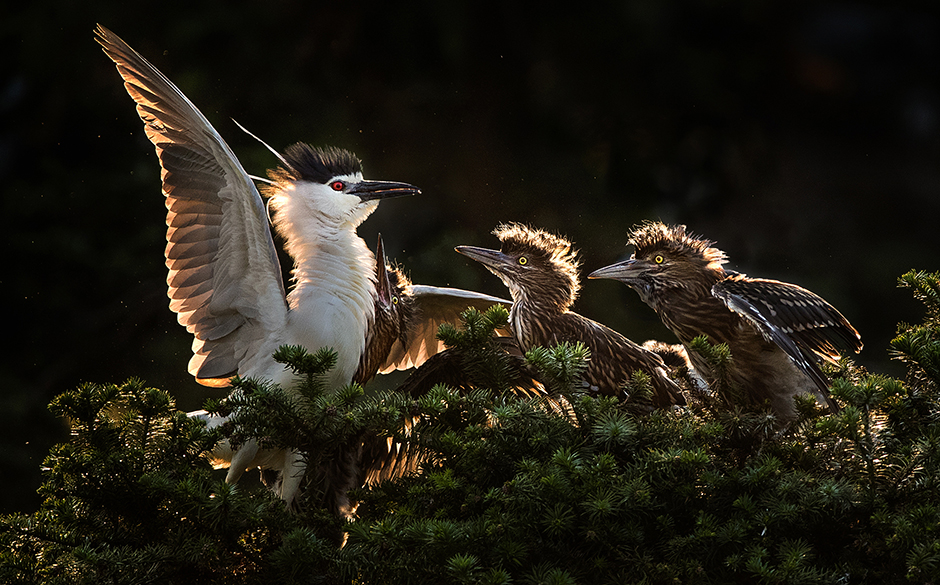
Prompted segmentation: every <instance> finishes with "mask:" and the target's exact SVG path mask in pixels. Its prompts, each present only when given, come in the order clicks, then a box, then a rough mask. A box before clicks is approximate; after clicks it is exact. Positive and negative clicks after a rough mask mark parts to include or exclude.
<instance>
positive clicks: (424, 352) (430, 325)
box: [379, 284, 512, 374]
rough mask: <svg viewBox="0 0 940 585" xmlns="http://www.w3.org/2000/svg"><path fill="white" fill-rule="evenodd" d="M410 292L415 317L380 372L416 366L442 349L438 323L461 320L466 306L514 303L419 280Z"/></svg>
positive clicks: (486, 306)
mask: <svg viewBox="0 0 940 585" xmlns="http://www.w3.org/2000/svg"><path fill="white" fill-rule="evenodd" d="M411 296H412V299H413V301H414V306H415V314H414V317H413V318H412V319H410V320H409V323H408V330H407V331H406V332H405V334H404V335H403V336H402V337H403V338H404V339H403V340H398V341H396V342H395V344H394V345H393V346H392V349H391V351H390V352H389V356H388V359H387V360H386V361H385V364H384V365H383V366H382V367H381V368H379V372H380V373H383V374H387V373H389V372H392V371H394V370H406V369H408V368H416V367H418V366H420V365H421V364H423V363H424V362H425V361H426V360H427V359H428V358H429V357H431V356H433V355H435V354H437V353H439V352H441V351H443V350H444V342H442V341H440V340H439V339H438V338H437V329H438V327H440V325H441V323H445V322H450V323H459V322H460V313H462V312H463V311H465V310H467V307H474V308H476V309H478V310H479V311H486V310H487V309H489V308H490V307H491V306H493V305H495V304H500V305H503V306H504V307H506V309H507V310H509V309H510V308H511V307H512V301H507V300H506V299H501V298H499V297H492V296H490V295H485V294H483V293H478V292H473V291H468V290H461V289H457V288H441V287H436V286H425V285H419V284H416V285H412V286H411ZM505 334H506V335H508V334H509V332H508V331H506V332H505Z"/></svg>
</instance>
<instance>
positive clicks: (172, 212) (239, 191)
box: [96, 25, 288, 379]
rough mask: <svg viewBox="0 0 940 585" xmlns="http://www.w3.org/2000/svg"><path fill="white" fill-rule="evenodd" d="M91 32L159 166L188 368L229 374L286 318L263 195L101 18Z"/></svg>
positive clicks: (173, 300) (193, 112)
mask: <svg viewBox="0 0 940 585" xmlns="http://www.w3.org/2000/svg"><path fill="white" fill-rule="evenodd" d="M96 34H97V40H98V42H99V43H100V44H101V46H102V47H103V49H104V52H105V53H106V54H107V55H108V57H110V58H111V60H112V61H114V63H115V65H116V66H117V70H118V72H119V73H120V74H121V77H122V78H123V79H124V87H125V89H127V92H128V94H129V95H130V96H131V97H132V98H133V99H134V101H135V102H136V103H137V113H138V115H139V116H140V118H141V120H142V121H143V123H144V130H145V132H146V134H147V138H148V139H149V140H150V141H151V142H152V143H153V145H154V148H155V149H156V152H157V157H158V158H159V160H160V165H161V167H162V169H163V172H162V174H161V176H162V182H163V193H164V195H165V196H166V207H167V218H166V223H167V246H166V250H165V255H166V265H167V269H168V270H169V274H168V276H167V287H168V289H167V294H168V296H169V298H170V308H171V309H172V310H173V311H175V312H176V313H177V319H178V321H179V323H180V324H181V325H183V326H185V327H186V329H187V330H188V331H189V332H190V333H192V334H193V335H194V337H195V339H194V341H193V354H194V355H193V358H192V360H190V364H189V372H190V373H191V374H193V375H194V376H196V378H197V379H199V378H218V377H221V376H227V375H231V374H234V373H236V372H238V371H239V367H240V366H243V365H244V363H245V361H246V359H247V358H250V357H251V354H253V352H255V351H258V350H259V348H261V347H262V346H263V345H264V344H266V343H268V342H269V341H268V340H269V339H270V336H271V334H272V332H276V331H278V330H280V328H282V327H283V326H284V324H285V322H286V319H287V312H288V306H287V300H286V294H285V290H284V280H283V277H282V275H281V269H280V264H279V262H278V259H277V253H276V250H275V247H274V241H273V239H272V237H271V232H270V228H269V227H268V216H267V212H266V210H265V206H264V203H263V201H262V200H261V196H260V194H259V193H258V190H257V188H256V187H255V185H254V183H253V182H252V180H251V178H250V177H249V176H248V174H247V173H246V172H245V170H244V169H243V168H242V166H241V164H240V163H239V162H238V159H236V158H235V155H234V153H233V152H232V151H231V149H230V148H229V147H228V145H227V144H226V143H225V141H224V140H223V139H222V137H221V136H220V135H219V134H218V133H217V132H216V131H215V129H214V128H213V127H212V125H211V124H210V123H209V121H208V120H206V118H205V117H204V116H203V115H202V113H201V112H199V110H198V109H197V108H196V107H195V106H194V105H193V104H192V103H191V102H190V101H189V100H188V99H187V98H186V96H184V95H183V93H182V92H180V90H179V89H178V88H177V87H176V86H175V85H173V83H172V82H170V80H169V79H167V78H166V77H165V76H164V75H163V74H162V73H160V72H159V71H158V70H157V69H156V68H155V67H153V65H151V64H150V63H149V62H148V61H147V60H146V59H144V58H143V57H141V56H140V55H139V54H138V53H137V52H136V51H134V50H133V49H132V48H131V47H130V46H128V45H127V44H126V43H125V42H124V41H122V40H121V39H120V38H119V37H118V36H117V35H115V34H114V33H112V32H111V31H109V30H108V29H106V28H104V27H102V26H100V25H99V27H98V29H97V31H96Z"/></svg>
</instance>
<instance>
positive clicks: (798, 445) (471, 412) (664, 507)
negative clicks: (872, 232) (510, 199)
mask: <svg viewBox="0 0 940 585" xmlns="http://www.w3.org/2000/svg"><path fill="white" fill-rule="evenodd" d="M900 282H901V286H905V287H909V288H911V289H912V290H913V292H914V295H915V297H916V298H918V299H919V300H921V301H922V302H923V303H924V304H925V307H926V315H925V318H924V321H923V322H922V323H920V324H917V325H906V324H902V325H900V326H899V329H898V334H897V337H896V338H895V339H894V341H892V342H891V346H890V349H889V351H890V352H891V355H892V356H893V357H894V358H896V359H898V360H901V361H903V362H904V363H905V364H907V366H908V375H907V377H906V379H905V380H895V379H892V378H889V377H886V376H883V375H879V374H872V373H869V372H866V371H864V370H863V369H862V368H859V367H857V366H855V365H854V364H852V363H851V362H850V361H848V360H844V361H843V362H841V363H840V364H838V366H835V367H832V368H831V369H830V370H829V372H828V373H829V374H830V375H831V376H832V378H833V384H832V394H833V396H834V397H835V398H836V400H837V401H838V402H839V403H840V405H841V406H842V409H841V411H840V412H839V413H837V414H829V413H828V412H827V411H825V410H824V409H822V408H820V407H818V406H817V405H816V403H815V401H814V400H812V399H810V398H801V399H798V405H797V406H798V412H799V416H798V418H797V420H796V421H795V422H793V423H792V424H791V425H789V426H788V427H786V428H784V429H780V428H779V427H778V425H777V423H776V421H775V420H774V418H773V416H772V415H771V414H768V413H767V412H764V411H761V410H754V409H752V408H750V407H741V406H728V405H726V404H724V403H723V402H721V401H719V400H717V399H715V398H714V397H713V395H711V394H710V393H707V392H699V393H697V394H696V396H695V397H696V400H693V401H692V402H691V403H690V405H689V406H688V407H686V408H683V409H675V410H672V411H653V412H650V411H649V409H648V408H644V405H643V400H644V387H645V386H644V384H646V385H647V386H648V381H645V380H644V379H643V377H642V376H638V377H635V378H634V379H633V380H631V381H630V382H629V388H628V394H629V396H630V398H629V399H627V400H626V401H625V402H623V403H621V402H618V401H617V400H616V399H613V398H607V397H601V398H594V397H590V396H587V395H585V394H583V393H581V392H579V390H578V384H577V383H576V381H577V375H578V372H579V371H580V370H581V368H583V367H584V364H585V360H586V359H589V357H590V356H589V353H588V352H587V351H586V349H585V348H584V347H583V346H579V345H560V346H558V347H555V348H539V349H535V350H533V351H531V352H529V353H528V355H527V356H526V357H527V360H528V362H529V363H530V364H531V366H532V367H533V368H535V369H536V370H538V371H539V373H540V378H541V379H543V380H544V381H545V384H546V387H547V388H548V389H549V390H550V391H551V392H552V393H554V394H556V395H557V396H558V397H559V398H563V400H560V401H559V402H560V403H562V404H564V405H565V408H561V409H560V408H557V407H554V406H553V404H552V403H551V402H549V401H545V400H543V399H539V398H523V397H518V396H516V395H514V394H513V393H512V392H509V391H508V390H509V386H510V383H509V382H507V380H508V377H507V374H506V371H505V368H506V363H505V362H503V361H502V357H500V354H499V352H498V351H497V349H496V346H495V345H493V343H492V332H493V330H494V329H495V328H496V327H499V326H501V325H502V324H505V311H504V310H502V313H500V310H499V309H493V310H491V311H489V312H487V313H482V314H481V313H479V312H476V311H468V312H467V313H465V315H464V326H463V327H462V328H455V327H444V328H442V331H441V336H442V338H443V339H445V340H446V342H447V343H448V345H450V346H451V347H455V348H460V350H461V351H462V352H464V353H465V354H466V355H467V357H466V359H465V360H464V363H463V364H462V365H463V368H464V373H465V378H466V380H468V383H467V384H465V385H464V386H463V387H462V388H460V389H455V388H451V387H448V386H444V385H438V386H435V387H434V388H433V389H431V390H430V391H429V392H427V393H426V394H424V395H422V396H417V397H412V396H401V395H399V394H397V393H395V392H380V393H369V392H365V391H363V389H362V388H360V387H358V386H355V385H350V386H347V387H345V388H342V389H338V390H336V391H333V390H332V389H327V388H324V386H323V383H322V375H323V373H324V372H325V371H326V370H327V369H328V368H329V367H330V366H331V364H332V353H331V352H330V351H328V350H321V351H319V352H317V353H314V354H308V353H306V352H305V351H303V350H302V349H300V348H282V350H281V351H280V352H279V356H278V358H279V359H282V360H284V361H285V362H286V363H288V364H289V365H290V366H291V367H293V368H295V369H296V370H297V371H298V372H300V373H302V374H304V379H305V382H304V384H302V386H301V388H300V389H299V391H298V392H297V393H292V394H286V393H284V392H281V391H280V390H279V389H277V388H275V387H272V386H270V385H267V384H263V383H260V382H256V381H251V380H238V381H237V382H236V387H237V389H238V392H236V393H235V394H233V397H232V398H231V399H229V400H226V401H223V403H221V404H215V405H213V408H215V409H218V410H223V411H224V409H229V411H230V412H232V413H233V417H232V422H231V424H230V425H229V426H227V427H226V428H223V430H222V432H224V433H225V434H227V435H228V436H229V438H230V440H232V441H234V442H236V443H237V442H238V441H243V440H245V439H246V438H247V437H254V438H256V439H257V440H259V441H261V442H262V444H263V445H264V446H266V447H284V446H288V447H292V448H298V449H301V450H303V451H305V452H307V453H309V457H310V461H311V462H312V463H311V468H315V467H317V466H318V465H329V463H330V461H331V458H333V457H337V456H339V455H338V454H339V453H340V452H341V450H342V448H343V446H344V445H348V444H349V443H350V441H352V442H355V441H356V440H357V438H358V437H361V436H363V434H364V433H376V434H379V435H380V436H388V437H394V438H395V439H396V440H398V441H401V442H403V443H407V444H408V445H410V446H411V447H414V448H418V449H421V450H422V451H423V452H425V453H427V454H429V456H428V457H427V458H426V459H425V460H424V464H423V466H422V467H421V469H420V472H419V473H417V474H413V475H410V476H407V477H404V478H401V479H397V480H394V481H387V482H383V483H381V484H379V485H377V486H374V487H372V488H371V489H362V490H356V492H355V494H354V495H355V496H356V497H358V498H359V499H360V500H361V501H362V504H361V506H360V508H359V510H358V514H359V518H358V520H357V521H356V522H354V523H347V524H344V525H340V524H339V521H338V520H335V519H333V518H330V517H327V516H325V515H324V514H323V513H322V511H321V510H320V509H319V508H318V507H317V506H316V505H315V502H316V493H317V492H316V486H315V484H311V485H309V486H307V491H306V495H307V497H308V500H307V501H308V505H307V506H305V507H303V508H302V509H300V510H299V511H296V512H294V513H288V512H287V511H285V510H284V509H283V506H282V505H281V504H280V503H279V502H278V501H276V500H275V499H274V498H273V496H271V495H269V493H268V492H267V491H266V490H263V489H247V488H241V487H240V486H239V487H233V486H227V485H226V484H224V483H223V482H222V481H221V480H220V476H218V475H217V473H216V474H214V473H213V472H212V470H211V469H210V468H209V465H208V464H207V463H206V462H205V461H204V459H203V458H202V455H203V454H204V453H205V452H206V451H207V450H208V449H210V448H211V447H212V445H213V443H214V441H215V440H217V439H218V438H219V436H220V433H219V432H208V431H206V430H205V428H204V427H203V426H202V425H201V423H199V422H197V421H194V420H191V419H188V418H186V417H185V416H184V415H182V414H180V413H178V412H176V411H175V409H174V407H173V402H172V400H171V399H170V398H169V397H168V396H167V395H166V394H165V393H163V392H161V391H158V390H154V389H150V388H146V387H145V386H144V385H143V384H142V383H140V382H139V381H134V380H132V381H130V382H127V383H126V384H123V385H121V386H114V385H107V386H103V385H86V386H82V387H80V388H78V389H76V390H74V391H71V392H67V393H65V394H63V395H62V396H60V397H58V398H57V399H56V400H55V401H54V402H53V404H52V406H51V407H52V409H53V411H54V412H55V413H56V414H58V415H60V416H63V417H66V418H67V419H69V421H70V422H71V424H72V429H73V434H72V438H71V440H70V441H69V442H68V443H66V444H62V445H59V446H57V447H56V448H55V449H54V450H53V451H52V452H51V453H50V455H49V457H48V458H47V460H46V463H45V466H46V469H45V483H44V484H43V487H42V490H41V493H42V496H43V497H44V498H45V500H44V503H43V505H42V507H41V508H40V510H39V511H37V512H35V513H32V514H26V513H23V514H15V515H12V516H8V517H5V518H3V519H2V522H0V581H2V582H11V583H16V582H23V583H84V582H89V583H91V582H94V583H188V582H205V583H215V582H218V583H222V582H224V583H260V582H268V581H270V580H271V579H272V578H276V579H277V580H278V581H281V582H287V583H315V582H325V583H334V582H335V583H480V584H497V583H525V584H528V583H532V584H535V583H837V582H838V583H930V582H936V581H937V580H938V579H940V417H938V415H940V409H938V399H940V396H938V392H940V390H938V387H940V274H927V273H922V272H910V273H907V274H905V275H904V276H902V277H901V280H900ZM696 343H697V344H699V345H701V347H702V351H703V353H704V354H705V355H707V357H708V359H710V360H712V361H713V362H714V363H716V364H720V363H728V362H729V360H733V359H734V356H732V355H730V354H728V352H727V348H725V347H722V346H720V345H718V346H712V345H710V344H709V343H708V342H707V340H700V341H698V342H696ZM412 417H416V420H417V422H415V424H414V425H413V427H412V428H411V432H410V433H409V434H406V433H403V432H402V431H401V429H402V428H403V424H404V423H405V421H406V420H412ZM339 530H344V531H345V532H346V533H347V535H348V538H347V539H346V543H345V546H342V547H339V546H337V545H336V544H337V540H336V536H337V532H338V531H339Z"/></svg>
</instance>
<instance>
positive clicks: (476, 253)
mask: <svg viewBox="0 0 940 585" xmlns="http://www.w3.org/2000/svg"><path fill="white" fill-rule="evenodd" d="M454 250H456V251H457V252H459V253H461V254H463V255H464V256H466V257H467V258H470V259H472V260H476V261H477V262H479V263H480V264H482V265H484V266H486V267H487V268H490V269H492V270H499V271H502V268H503V267H504V266H506V264H507V260H506V255H505V254H503V253H502V252H500V251H499V250H490V249H489V248H476V247H474V246H457V247H456V248H454Z"/></svg>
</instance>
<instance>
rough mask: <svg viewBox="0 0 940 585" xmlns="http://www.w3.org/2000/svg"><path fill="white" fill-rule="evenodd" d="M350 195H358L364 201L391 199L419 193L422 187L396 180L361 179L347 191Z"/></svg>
mask: <svg viewBox="0 0 940 585" xmlns="http://www.w3.org/2000/svg"><path fill="white" fill-rule="evenodd" d="M347 193H349V194H350V195H358V196H359V199H361V200H362V201H372V200H373V199H391V198H393V197H404V196H405V195H418V194H420V193H421V189H418V188H417V187H415V186H414V185H409V184H408V183H397V182H394V181H361V182H359V183H356V184H355V185H352V186H351V187H350V188H349V190H348V191H347Z"/></svg>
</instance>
